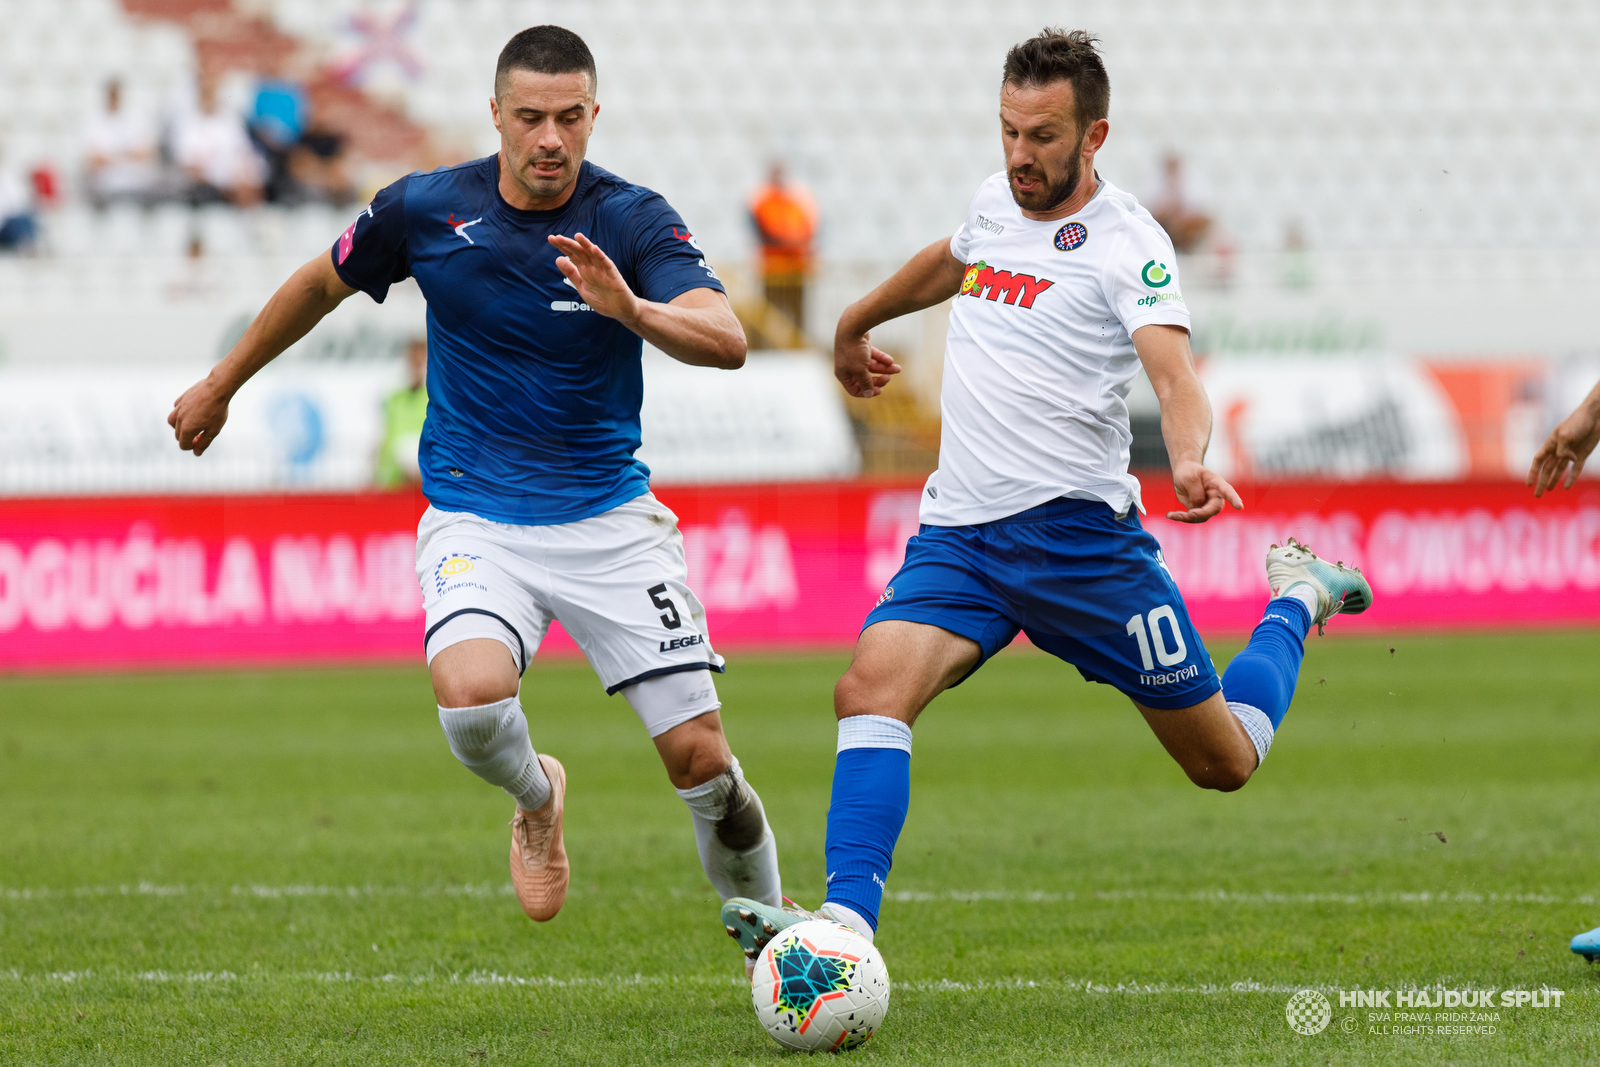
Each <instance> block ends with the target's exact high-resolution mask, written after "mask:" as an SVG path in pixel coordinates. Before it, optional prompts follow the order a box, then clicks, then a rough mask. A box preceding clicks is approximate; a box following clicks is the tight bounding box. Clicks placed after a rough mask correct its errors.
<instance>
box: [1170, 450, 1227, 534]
mask: <svg viewBox="0 0 1600 1067" xmlns="http://www.w3.org/2000/svg"><path fill="white" fill-rule="evenodd" d="M1172 487H1173V488H1174V489H1176V490H1177V492H1178V503H1180V504H1182V505H1183V506H1184V508H1185V509H1187V510H1184V511H1169V512H1167V518H1169V519H1171V520H1172V521H1173V522H1205V521H1206V520H1207V519H1209V518H1211V517H1212V516H1213V515H1216V514H1217V513H1219V512H1220V511H1222V505H1223V504H1232V505H1233V510H1234V511H1243V510H1244V501H1242V500H1240V499H1239V494H1238V493H1237V492H1236V491H1235V490H1234V488H1233V486H1231V485H1229V484H1228V483H1227V482H1226V481H1225V480H1223V478H1222V477H1221V476H1219V475H1218V474H1217V473H1216V472H1215V471H1212V470H1208V469H1207V468H1206V467H1205V466H1203V465H1202V464H1199V463H1195V462H1193V461H1189V462H1181V463H1177V464H1175V465H1174V466H1173V468H1172Z"/></svg>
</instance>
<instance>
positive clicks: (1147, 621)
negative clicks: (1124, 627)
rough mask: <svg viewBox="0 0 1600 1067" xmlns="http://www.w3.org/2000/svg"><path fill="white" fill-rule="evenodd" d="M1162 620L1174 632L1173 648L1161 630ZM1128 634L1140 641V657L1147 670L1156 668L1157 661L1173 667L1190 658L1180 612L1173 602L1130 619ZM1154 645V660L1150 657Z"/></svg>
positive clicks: (1164, 665)
mask: <svg viewBox="0 0 1600 1067" xmlns="http://www.w3.org/2000/svg"><path fill="white" fill-rule="evenodd" d="M1162 622H1165V623H1166V624H1167V628H1168V629H1169V630H1171V632H1172V644H1173V647H1172V648H1171V649H1169V648H1168V647H1167V635H1166V634H1164V633H1162V631H1161V624H1162ZM1128 636H1129V637H1132V638H1134V639H1135V640H1137V641H1138V642H1139V658H1140V659H1141V660H1142V661H1144V669H1145V670H1147V671H1153V670H1155V669H1156V663H1157V662H1159V663H1160V664H1161V665H1162V666H1163V667H1173V666H1176V665H1177V664H1179V663H1182V662H1183V661H1184V660H1186V659H1188V658H1189V649H1188V647H1187V646H1186V645H1184V643H1183V632H1182V631H1181V630H1179V629H1178V613H1177V612H1175V611H1173V610H1172V605H1171V604H1163V605H1161V606H1160V607H1159V608H1152V609H1151V610H1150V612H1149V613H1148V614H1145V615H1135V616H1134V617H1133V618H1131V619H1129V620H1128ZM1152 645H1153V646H1155V659H1154V660H1152V659H1151V658H1150V652H1151V646H1152Z"/></svg>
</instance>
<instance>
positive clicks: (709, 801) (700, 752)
mask: <svg viewBox="0 0 1600 1067" xmlns="http://www.w3.org/2000/svg"><path fill="white" fill-rule="evenodd" d="M689 677H692V675H691V674H690V673H688V672H685V673H684V674H678V675H664V676H661V677H659V678H652V679H649V680H647V681H645V682H641V683H640V685H639V686H638V687H632V686H630V687H629V689H630V690H632V689H637V688H641V687H645V686H650V685H651V684H652V683H657V682H659V683H661V684H662V685H672V684H674V683H675V682H677V681H678V680H680V679H684V678H689ZM707 678H708V679H709V673H708V674H707ZM624 693H626V694H627V696H628V698H629V700H630V702H634V703H635V707H638V706H639V703H638V702H639V701H640V700H641V695H640V694H639V693H637V692H630V691H629V690H624ZM644 699H647V698H644ZM652 740H653V741H655V745H656V751H657V752H659V753H660V754H661V762H662V764H663V765H664V766H665V767H666V769H667V777H668V778H670V779H671V780H672V785H673V787H674V788H675V789H677V791H678V795H679V796H680V797H682V798H683V800H684V803H686V804H687V805H688V806H689V812H690V814H691V815H692V816H693V818H694V837H695V845H696V847H697V848H698V849H699V852H700V865H701V867H702V868H704V870H705V872H706V877H707V878H708V879H709V880H710V881H711V885H712V887H713V888H715V889H716V891H717V893H718V895H719V896H721V897H722V899H723V900H727V899H728V898H729V897H747V898H749V899H750V900H757V901H760V902H761V903H763V904H771V905H774V906H776V905H778V904H780V903H782V901H783V886H782V882H781V879H780V877H779V873H778V845H777V840H776V839H775V838H774V837H773V834H772V828H771V827H770V826H768V825H767V815H766V811H765V809H763V808H762V806H761V798H760V797H759V796H757V795H756V791H755V790H754V789H753V788H751V786H750V784H749V783H748V782H746V781H745V779H744V771H743V770H742V769H741V768H740V767H739V761H738V760H737V759H735V758H734V756H733V752H732V751H731V750H730V749H729V748H728V741H727V738H725V737H724V736H723V733H722V715H721V713H720V712H716V711H708V712H705V713H704V714H702V715H699V716H697V717H695V718H693V719H690V720H689V721H687V722H683V723H679V724H678V725H677V726H674V727H672V728H671V729H669V730H666V731H665V732H663V733H660V734H657V735H656V736H655V737H654V738H652Z"/></svg>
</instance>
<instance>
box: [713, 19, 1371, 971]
mask: <svg viewBox="0 0 1600 1067" xmlns="http://www.w3.org/2000/svg"><path fill="white" fill-rule="evenodd" d="M1094 44H1095V41H1094V38H1092V37H1090V36H1089V35H1088V34H1086V33H1083V32H1082V31H1074V32H1072V33H1062V32H1060V31H1056V30H1046V31H1045V32H1044V33H1042V34H1041V35H1040V36H1038V37H1035V38H1033V39H1031V40H1029V41H1027V42H1025V43H1023V44H1020V45H1018V46H1016V47H1015V48H1013V49H1012V50H1011V51H1010V53H1009V54H1008V55H1007V57H1006V63H1005V71H1004V77H1003V79H1002V84H1001V93H1000V132H1001V139H1002V142H1003V144H1004V147H1005V154H1006V169H1005V171H1003V172H1001V173H999V174H996V175H994V176H993V177H991V178H989V179H988V180H987V181H985V182H984V183H983V184H982V186H980V187H979V189H978V192H977V195H976V196H975V197H974V198H973V200H972V206H971V208H970V209H969V211H968V213H967V218H966V221H965V223H963V224H962V226H961V228H960V230H958V231H957V232H956V234H955V236H954V237H953V238H951V239H950V240H948V241H939V242H936V243H935V244H933V245H930V246H929V247H927V248H925V249H923V251H921V252H920V253H918V254H917V255H916V256H915V257H914V258H913V259H912V260H911V261H910V262H909V263H907V264H906V265H905V266H904V267H902V268H901V269H900V271H899V272H898V273H896V274H895V275H894V276H893V277H891V278H890V279H889V280H888V281H886V282H885V283H884V284H882V285H881V286H879V287H878V288H877V289H876V290H874V291H873V292H872V293H870V294H868V295H867V296H866V297H864V298H863V299H862V300H860V301H858V302H857V303H856V304H854V305H852V306H851V307H850V308H849V309H847V310H846V311H845V313H844V315H843V317H842V318H841V319H840V320H839V326H838V331H837V334H836V335H835V341H834V344H835V349H834V351H835V362H836V372H837V374H838V377H839V379H840V381H841V382H843V383H844V386H845V388H846V389H848V390H849V391H850V393H851V394H853V395H855V396H860V397H872V396H876V395H878V393H879V392H880V391H881V390H882V389H883V388H884V387H885V386H886V385H887V384H888V383H889V381H890V377H891V375H893V374H894V373H896V372H897V371H898V370H899V368H898V367H897V366H896V365H895V364H894V363H893V361H892V360H891V359H890V358H889V357H888V356H887V355H885V354H884V353H883V352H881V351H879V350H878V349H876V348H873V347H872V345H871V343H870V341H869V339H868V331H870V330H871V329H872V328H873V327H875V326H877V325H878V324H879V323H881V322H885V321H887V320H889V319H892V318H895V317H897V316H900V315H905V314H909V313H910V312H913V311H917V310H919V309H921V308H926V307H931V306H933V305H935V304H938V303H941V302H942V301H945V300H948V299H950V298H952V297H954V298H955V301H954V304H953V308H952V311H951V314H950V331H949V337H948V339H947V341H946V347H945V369H944V384H943V395H942V399H941V410H942V414H943V429H942V437H941V441H940V450H939V469H938V470H937V471H936V472H935V473H934V474H933V475H932V476H931V477H930V478H929V479H928V483H927V486H926V488H925V490H924V493H923V497H922V507H921V519H922V525H921V528H920V529H919V531H918V533H917V535H916V536H915V537H913V538H912V539H911V540H910V542H909V544H908V545H907V546H906V558H905V563H904V565H903V566H902V567H901V568H900V570H899V572H898V573H896V574H895V576H894V578H893V579H892V580H891V581H890V583H889V585H888V586H886V587H885V588H884V590H883V594H882V596H880V597H879V599H878V604H877V606H876V607H875V608H873V610H872V611H871V613H869V614H868V616H867V618H866V621H865V623H864V625H863V629H862V633H861V637H860V641H859V643H858V644H857V646H856V651H855V658H854V660H853V662H852V663H851V666H850V669H849V670H848V671H847V672H846V673H845V675H844V677H843V678H841V679H840V681H839V684H838V686H837V687H836V689H835V690H834V710H835V712H836V714H837V716H838V719H839V746H838V756H837V763H836V765H835V769H834V777H833V797H832V803H831V804H830V806H829V809H828V836H827V866H828V881H827V896H826V898H825V902H824V903H823V905H822V907H821V911H822V913H823V914H824V915H826V916H828V917H830V918H832V919H834V920H836V921H839V922H843V923H845V924H847V925H849V926H852V927H854V928H855V929H856V930H858V931H859V932H860V933H861V934H863V935H864V936H866V937H869V938H870V937H871V936H872V935H873V933H874V931H875V930H876V929H877V925H878V908H879V905H880V903H881V901H882V896H883V892H884V885H885V882H886V881H887V879H888V876H889V867H890V860H891V858H892V855H893V852H894V845H895V841H896V840H897V839H898V837H899V834H900V829H901V827H902V825H903V824H904V822H905V815H906V808H907V805H908V803H909V799H910V789H911V783H910V760H911V725H912V723H913V722H915V721H916V718H917V716H918V714H920V713H921V711H922V709H923V708H925V707H926V706H927V705H928V703H929V701H931V700H932V699H933V698H934V697H935V696H937V695H938V694H939V693H940V692H942V691H944V690H945V689H947V688H949V687H951V686H953V685H958V684H960V682H961V681H963V680H964V679H965V678H967V677H968V676H969V675H971V674H972V673H973V672H974V671H976V670H977V669H978V668H979V667H980V666H982V664H983V663H984V661H985V660H987V659H988V658H989V657H990V656H992V655H994V654H995V653H996V652H998V651H999V650H1000V649H1002V648H1004V647H1005V646H1006V645H1007V644H1009V643H1010V642H1011V640H1012V639H1013V638H1015V637H1016V635H1017V634H1018V632H1022V633H1026V634H1027V635H1028V637H1029V638H1030V639H1031V640H1032V641H1033V643H1034V644H1035V645H1037V646H1039V647H1040V648H1042V649H1044V650H1045V651H1047V652H1050V653H1053V654H1054V655H1056V656H1059V657H1060V658H1062V659H1064V660H1066V661H1067V662H1068V663H1071V664H1073V665H1074V666H1076V667H1077V668H1078V670H1079V671H1080V672H1082V674H1083V675H1084V677H1085V678H1088V679H1089V680H1091V681H1096V682H1104V683H1106V684H1109V685H1112V686H1115V687H1116V688H1117V689H1119V690H1121V691H1122V692H1123V693H1125V694H1126V695H1127V696H1128V697H1130V698H1131V699H1132V701H1133V703H1134V704H1135V706H1137V707H1138V709H1139V711H1140V712H1141V713H1142V714H1143V715H1144V718H1145V720H1146V721H1147V722H1148V723H1149V724H1150V727H1151V729H1152V730H1153V731H1154V732H1155V734H1156V736H1157V738H1159V739H1160V741H1161V743H1162V745H1163V746H1165V748H1166V750H1167V751H1168V753H1170V754H1171V755H1172V757H1173V758H1174V759H1175V760H1176V761H1177V762H1178V763H1179V765H1180V766H1182V767H1183V769H1184V771H1185V772H1186V773H1187V774H1188V775H1189V777H1190V779H1191V780H1193V781H1194V782H1195V784H1196V785H1199V786H1201V787H1203V788H1208V789H1219V790H1233V789H1238V788H1239V787H1240V786H1242V785H1244V783H1245V782H1246V781H1247V780H1248V779H1249V778H1250V776H1251V774H1252V773H1254V771H1255V769H1256V767H1257V766H1258V765H1259V764H1260V762H1261V760H1262V759H1263V758H1264V757H1265V756H1266V754H1267V748H1268V746H1269V745H1271V743H1272V738H1273V733H1274V731H1275V729H1276V728H1277V726H1278V724H1279V722H1281V721H1282V719H1283V716H1284V713H1285V712H1286V711H1287V710H1288V706H1289V700H1290V698H1291V697H1292V696H1293V694H1294V688H1295V682H1296V680H1297V678H1298V674H1299V669H1300V659H1301V656H1302V654H1303V644H1302V643H1303V641H1304V639H1305V637H1306V635H1307V633H1308V632H1309V630H1310V628H1311V627H1312V625H1313V624H1315V625H1317V626H1319V627H1320V626H1321V624H1322V623H1324V622H1326V621H1327V620H1328V619H1329V618H1331V617H1332V616H1333V615H1335V614H1337V613H1339V612H1341V611H1343V612H1350V613H1354V612H1360V611H1364V610H1365V609H1366V608H1367V606H1368V605H1369V604H1370V602H1371V599H1372V591H1371V589H1370V588H1369V587H1368V585H1367V583H1366V581H1365V580H1364V579H1363V578H1362V577H1361V575H1360V574H1359V573H1358V572H1356V571H1354V570H1351V569H1347V568H1344V567H1343V566H1339V565H1334V564H1329V563H1325V562H1323V561H1322V560H1319V559H1318V558H1317V557H1316V556H1315V555H1313V554H1312V553H1311V552H1310V550H1309V549H1307V548H1305V547H1304V546H1302V545H1299V544H1296V543H1294V542H1293V541H1291V542H1290V543H1289V544H1288V545H1286V546H1285V547H1282V548H1279V547H1277V546H1273V548H1272V550H1271V551H1270V552H1269V553H1268V554H1267V584H1268V586H1269V588H1270V590H1271V593H1272V599H1271V600H1269V602H1268V603H1267V607H1266V611H1265V613H1264V615H1263V618H1262V621H1261V623H1260V624H1259V625H1258V626H1257V627H1256V629H1255V632H1254V633H1253V634H1252V636H1251V638H1250V643H1249V645H1248V646H1247V647H1246V648H1245V650H1244V651H1242V652H1241V653H1239V655H1238V656H1236V657H1234V660H1233V662H1232V663H1231V664H1230V665H1229V669H1228V673H1227V677H1226V678H1225V679H1221V680H1219V679H1218V677H1217V674H1216V670H1215V668H1214V667H1213V666H1212V663H1211V657H1210V656H1209V655H1208V654H1207V653H1206V650H1205V648H1204V646H1203V645H1202V644H1201V642H1200V637H1199V635H1198V634H1197V633H1196V632H1195V630H1194V627H1193V625H1192V624H1191V623H1190V621H1189V614H1188V611H1187V610H1186V608H1185V606H1184V602H1183V597H1182V595H1181V594H1180V593H1179V592H1178V588H1177V586H1176V585H1175V584H1174V583H1173V580H1172V575H1171V574H1170V573H1169V572H1168V571H1167V567H1166V564H1165V562H1164V561H1163V560H1162V557H1161V550H1160V546H1159V545H1158V544H1157V543H1156V541H1155V539H1154V538H1153V537H1151V536H1150V534H1148V533H1146V532H1145V531H1144V529H1143V528H1142V527H1141V525H1140V522H1139V514H1140V512H1141V510H1142V507H1141V504H1140V499H1139V483H1138V481H1137V479H1135V478H1133V477H1131V476H1130V475H1129V474H1128V446H1129V443H1130V442H1131V440H1132V434H1131V433H1130V432H1129V427H1128V408H1127V404H1126V402H1125V401H1126V397H1127V395H1128V389H1129V386H1130V384H1131V383H1132V381H1133V378H1134V376H1135V375H1136V374H1137V373H1138V370H1139V368H1140V366H1141V365H1142V366H1143V367H1144V369H1145V371H1146V372H1147V373H1148V374H1149V377H1150V381H1151V384H1152V385H1153V386H1154V387H1155V391H1156V395H1157V397H1159V398H1160V401H1161V424H1162V434H1163V436H1164V437H1165V439H1166V444H1167V452H1168V455H1169V456H1170V457H1171V461H1172V476H1173V482H1174V485H1175V487H1176V489H1177V496H1178V500H1179V502H1180V503H1181V504H1182V505H1183V510H1181V511H1175V512H1170V513H1168V518H1170V519H1174V520H1177V521H1179V522H1205V521H1206V520H1208V519H1210V518H1212V517H1213V516H1215V515H1217V514H1218V513H1219V512H1221V511H1222V510H1223V508H1224V507H1225V506H1228V505H1232V506H1233V507H1234V508H1236V509H1237V508H1239V507H1241V504H1240V500H1239V497H1238V494H1236V493H1235V492H1234V490H1233V488H1232V486H1230V485H1229V484H1228V483H1227V482H1226V481H1224V480H1223V479H1222V478H1220V477H1219V476H1218V475H1217V474H1216V473H1215V472H1213V471H1211V470H1209V469H1207V468H1206V466H1205V462H1204V460H1205V452H1206V445H1207V442H1208V440H1209V437H1210V432H1211V409H1210V404H1209V402H1208V401H1207V399H1206V394H1205V390H1204V389H1203V388H1202V387H1201V384H1200V380H1199V378H1198V377H1197V376H1196V374H1195V371H1194V362H1193V359H1192V358H1191V356H1190V353H1189V329H1188V328H1189V311H1188V308H1187V307H1186V306H1185V305H1184V301H1183V290H1182V286H1181V284H1180V279H1179V277H1178V270H1177V259H1176V257H1174V255H1173V251H1172V243H1171V241H1169V240H1168V238H1167V236H1166V234H1165V233H1163V232H1162V230H1161V228H1160V227H1159V226H1158V225H1157V224H1156V222H1155V220H1154V219H1153V218H1151V216H1150V213H1149V212H1148V211H1146V210H1145V209H1144V208H1142V207H1140V206H1139V204H1138V202H1137V201H1135V200H1134V198H1133V197H1132V196H1129V195H1128V194H1127V193H1125V192H1123V191H1122V190H1120V189H1118V188H1116V187H1115V186H1113V185H1112V184H1111V183H1110V182H1107V181H1105V180H1104V179H1102V178H1101V177H1100V176H1099V175H1098V174H1097V173H1096V172H1095V169H1094V159H1095V153H1096V152H1097V151H1098V150H1099V149H1100V147H1101V146H1102V145H1103V144H1104V143H1105V140H1106V135H1107V133H1108V130H1109V126H1108V124H1107V122H1106V112H1107V108H1108V104H1109V101H1110V91H1111V90H1110V82H1109V79H1108V78H1107V77H1106V72H1105V67H1104V66H1103V64H1102V63H1101V59H1100V56H1099V54H1098V52H1097V51H1096V49H1095V47H1094ZM799 915H800V913H799V912H798V911H796V910H783V909H776V908H772V907H770V906H768V905H765V904H763V903H761V902H758V901H741V900H730V901H728V902H726V903H725V904H724V905H723V908H722V919H723V923H724V925H725V926H726V927H727V930H728V933H729V934H730V935H731V936H733V937H735V938H736V939H738V941H739V942H740V947H741V948H743V949H744V950H745V951H746V953H747V955H748V953H750V952H752V951H758V950H759V949H760V947H761V946H762V945H763V944H765V942H766V941H767V940H770V938H771V936H772V934H773V932H775V931H776V930H777V929H781V928H782V927H784V926H786V925H788V924H789V923H791V922H794V921H796V920H797V918H798V917H799Z"/></svg>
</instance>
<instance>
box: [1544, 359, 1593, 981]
mask: <svg viewBox="0 0 1600 1067" xmlns="http://www.w3.org/2000/svg"><path fill="white" fill-rule="evenodd" d="M1596 445H1600V384H1596V385H1595V387H1594V388H1593V389H1591V390H1589V395H1588V396H1586V397H1584V398H1583V403H1581V404H1579V405H1578V406H1577V407H1576V408H1574V409H1573V410H1572V414H1570V415H1568V416H1567V417H1566V418H1564V419H1562V420H1561V422H1560V423H1559V424H1558V425H1557V426H1556V428H1555V429H1554V430H1551V431H1550V436H1549V437H1547V438H1545V442H1544V444H1542V445H1540V446H1539V451H1538V452H1536V453H1534V456H1533V462H1532V463H1531V464H1529V466H1528V484H1529V485H1531V486H1532V487H1533V495H1534V496H1544V494H1545V490H1547V489H1554V488H1556V487H1557V486H1561V487H1562V488H1564V489H1571V488H1572V486H1573V483H1575V482H1576V481H1577V480H1578V475H1580V474H1582V473H1583V465H1584V463H1585V462H1586V461H1587V460H1588V459H1589V455H1590V453H1592V452H1593V451H1594V449H1595V446H1596ZM1572 951H1574V952H1576V953H1577V954H1578V955H1580V956H1582V957H1583V958H1584V959H1586V960H1588V961H1589V962H1590V963H1594V962H1596V961H1597V960H1600V927H1596V928H1595V929H1593V930H1587V931H1585V932H1583V933H1581V934H1578V935H1576V936H1575V937H1573V939H1572Z"/></svg>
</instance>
